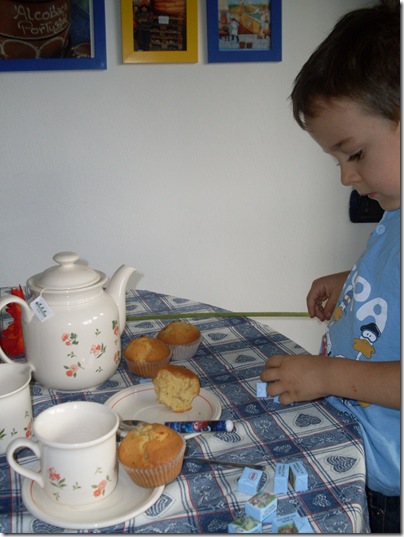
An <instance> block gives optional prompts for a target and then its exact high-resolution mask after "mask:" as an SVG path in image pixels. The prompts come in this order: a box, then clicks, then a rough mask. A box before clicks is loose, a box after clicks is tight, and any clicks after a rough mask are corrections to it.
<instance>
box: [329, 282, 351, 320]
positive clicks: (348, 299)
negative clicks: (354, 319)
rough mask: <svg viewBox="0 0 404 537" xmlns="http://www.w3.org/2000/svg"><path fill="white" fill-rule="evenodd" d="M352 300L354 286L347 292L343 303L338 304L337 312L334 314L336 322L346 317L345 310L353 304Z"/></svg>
mask: <svg viewBox="0 0 404 537" xmlns="http://www.w3.org/2000/svg"><path fill="white" fill-rule="evenodd" d="M352 298H353V290H352V286H351V287H350V289H348V290H347V291H346V292H345V294H344V296H343V298H342V301H341V303H340V304H338V306H336V307H335V310H334V313H333V317H334V321H338V320H339V319H341V317H342V316H343V315H344V312H345V309H346V308H347V307H348V306H349V304H350V303H351V302H352Z"/></svg>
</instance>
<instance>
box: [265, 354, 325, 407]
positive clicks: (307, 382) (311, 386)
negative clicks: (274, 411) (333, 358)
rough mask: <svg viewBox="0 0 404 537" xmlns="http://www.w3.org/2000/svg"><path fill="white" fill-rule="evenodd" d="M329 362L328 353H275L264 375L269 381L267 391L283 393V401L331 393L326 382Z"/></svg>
mask: <svg viewBox="0 0 404 537" xmlns="http://www.w3.org/2000/svg"><path fill="white" fill-rule="evenodd" d="M326 365H327V358H325V357H324V356H313V355H302V354H299V355H297V356H296V355H283V354H275V355H273V356H271V358H269V359H268V360H267V362H266V364H265V369H264V371H263V372H262V373H261V375H260V378H261V380H262V381H263V382H268V386H267V393H268V394H269V395H271V396H272V397H274V396H275V395H279V402H280V403H282V404H283V405H290V404H291V403H297V402H300V401H312V400H313V399H318V398H320V397H325V396H326V395H329V394H327V393H325V392H324V386H323V382H322V374H323V372H324V370H325V367H324V366H326Z"/></svg>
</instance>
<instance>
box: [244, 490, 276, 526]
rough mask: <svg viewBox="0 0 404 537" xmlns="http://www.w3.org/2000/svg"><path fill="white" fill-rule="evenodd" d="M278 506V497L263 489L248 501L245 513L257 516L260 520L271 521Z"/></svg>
mask: <svg viewBox="0 0 404 537" xmlns="http://www.w3.org/2000/svg"><path fill="white" fill-rule="evenodd" d="M277 507H278V499H277V498H276V496H274V495H273V494H270V493H269V492H268V491H265V490H262V491H260V492H258V493H257V494H255V496H253V497H252V498H250V499H249V500H247V501H246V504H245V514H246V515H249V516H251V517H253V518H256V519H257V520H259V521H260V522H262V521H263V520H264V519H265V520H266V521H267V522H269V520H268V518H270V519H271V520H272V516H274V515H275V513H276V509H277Z"/></svg>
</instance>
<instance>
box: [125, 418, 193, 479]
mask: <svg viewBox="0 0 404 537" xmlns="http://www.w3.org/2000/svg"><path fill="white" fill-rule="evenodd" d="M184 452H185V441H184V439H183V438H182V436H181V435H180V434H178V433H177V432H176V431H174V430H173V429H170V427H166V426H165V425H161V424H160V423H145V424H144V425H139V426H138V427H135V428H134V429H132V430H131V431H129V433H128V434H127V435H126V436H125V438H124V439H123V440H122V442H121V443H120V445H119V448H118V458H119V461H120V463H121V464H122V465H123V467H124V468H125V470H126V472H127V473H128V475H129V477H130V478H131V479H132V481H134V482H135V483H136V484H137V485H139V486H140V487H144V488H154V487H160V486H161V485H167V484H168V483H171V481H174V479H176V478H177V477H178V475H179V474H180V472H181V468H182V463H183V460H184Z"/></svg>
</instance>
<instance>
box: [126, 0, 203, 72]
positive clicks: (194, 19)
mask: <svg viewBox="0 0 404 537" xmlns="http://www.w3.org/2000/svg"><path fill="white" fill-rule="evenodd" d="M121 22H122V61H123V63H178V62H184V63H185V62H187V63H196V62H197V61H198V0H121Z"/></svg>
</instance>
